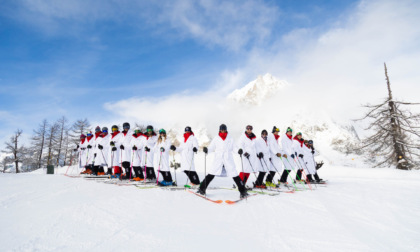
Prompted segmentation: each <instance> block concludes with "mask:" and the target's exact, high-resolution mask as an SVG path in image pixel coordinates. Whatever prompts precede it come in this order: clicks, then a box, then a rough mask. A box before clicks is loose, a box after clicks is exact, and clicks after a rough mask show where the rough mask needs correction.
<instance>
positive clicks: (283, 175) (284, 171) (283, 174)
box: [280, 169, 290, 183]
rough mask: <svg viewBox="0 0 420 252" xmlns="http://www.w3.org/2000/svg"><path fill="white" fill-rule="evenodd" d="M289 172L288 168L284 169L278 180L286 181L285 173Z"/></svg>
mask: <svg viewBox="0 0 420 252" xmlns="http://www.w3.org/2000/svg"><path fill="white" fill-rule="evenodd" d="M289 173H290V171H289V170H286V169H284V170H283V173H282V174H281V178H280V182H282V183H286V182H287V174H289Z"/></svg>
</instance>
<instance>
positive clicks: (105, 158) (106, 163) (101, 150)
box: [101, 150, 108, 167]
mask: <svg viewBox="0 0 420 252" xmlns="http://www.w3.org/2000/svg"><path fill="white" fill-rule="evenodd" d="M101 153H102V157H103V159H104V162H105V164H106V167H108V163H107V162H106V158H105V155H104V152H103V151H102V150H101Z"/></svg>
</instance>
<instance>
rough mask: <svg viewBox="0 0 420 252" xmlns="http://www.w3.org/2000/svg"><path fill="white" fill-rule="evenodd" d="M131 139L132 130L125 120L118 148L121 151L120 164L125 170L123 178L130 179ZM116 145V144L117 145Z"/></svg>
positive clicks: (131, 175)
mask: <svg viewBox="0 0 420 252" xmlns="http://www.w3.org/2000/svg"><path fill="white" fill-rule="evenodd" d="M132 139H133V135H132V131H130V124H129V123H128V122H125V123H124V124H123V131H122V132H121V137H120V142H119V148H120V151H121V165H122V167H123V168H124V170H125V176H123V179H131V178H132V177H133V174H132V171H131V158H132V157H131V153H132V152H133V151H132V149H131V140H132ZM117 147H118V146H117Z"/></svg>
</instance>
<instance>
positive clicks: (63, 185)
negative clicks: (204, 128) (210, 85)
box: [0, 166, 420, 252]
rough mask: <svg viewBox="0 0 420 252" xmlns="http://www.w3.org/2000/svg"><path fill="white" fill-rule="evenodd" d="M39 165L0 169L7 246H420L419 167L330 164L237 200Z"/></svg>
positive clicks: (218, 181) (220, 181)
mask: <svg viewBox="0 0 420 252" xmlns="http://www.w3.org/2000/svg"><path fill="white" fill-rule="evenodd" d="M200 170H202V167H200ZM60 172H65V169H63V170H61V171H60ZM38 173H39V174H36V173H30V174H17V175H16V174H0V184H1V187H0V225H1V227H2V228H1V229H0V244H1V250H2V251H203V252H204V251H212V252H214V251H252V252H255V251H322V252H326V251H334V252H335V251H380V252H384V251H419V250H420V243H419V239H418V237H420V198H419V197H418V196H417V192H418V191H419V190H420V183H418V181H419V179H420V172H419V171H410V172H407V171H398V170H393V169H363V168H348V167H340V166H331V167H323V168H322V169H321V170H320V174H321V175H322V176H323V177H324V178H328V180H329V184H328V185H327V187H321V186H318V188H316V189H314V190H313V191H310V190H306V191H299V192H296V193H294V194H280V195H278V196H264V195H258V196H255V197H252V198H249V199H248V200H247V201H245V202H242V203H240V204H237V205H227V204H221V205H216V204H214V203H211V202H208V201H205V200H203V199H201V198H199V197H197V196H195V195H192V194H190V193H187V192H185V191H166V190H161V189H138V188H136V187H134V186H116V185H111V184H104V183H100V182H95V181H88V180H85V179H82V178H69V177H65V176H62V175H44V174H41V173H42V170H39V171H38ZM200 176H201V177H202V174H201V173H200ZM251 176H252V175H251ZM177 178H178V181H179V183H180V184H182V183H185V177H184V176H182V175H181V173H180V172H178V174H177ZM251 180H254V179H253V177H251ZM232 184H233V181H232V180H231V179H230V178H215V180H214V182H213V183H212V185H214V186H216V185H218V186H226V187H229V186H231V185H232ZM208 195H209V196H210V197H213V198H217V199H236V198H237V197H238V192H237V191H230V190H208Z"/></svg>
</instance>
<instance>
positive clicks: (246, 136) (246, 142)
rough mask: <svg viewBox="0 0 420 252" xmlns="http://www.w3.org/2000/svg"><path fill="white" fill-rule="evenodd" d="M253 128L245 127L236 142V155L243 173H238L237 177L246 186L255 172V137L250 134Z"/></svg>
mask: <svg viewBox="0 0 420 252" xmlns="http://www.w3.org/2000/svg"><path fill="white" fill-rule="evenodd" d="M252 129H253V127H252V126H251V125H248V126H246V131H245V133H243V134H241V136H240V137H239V141H238V144H237V146H238V154H239V155H241V159H242V160H241V163H242V165H243V171H242V168H241V172H240V173H239V177H240V178H241V180H242V181H243V182H244V185H245V184H246V181H247V180H248V178H249V175H250V173H251V172H257V170H255V169H256V168H257V151H256V150H255V141H256V139H257V138H256V136H255V134H254V133H252Z"/></svg>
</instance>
